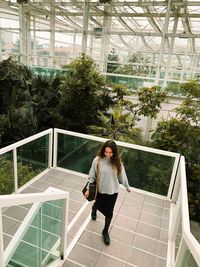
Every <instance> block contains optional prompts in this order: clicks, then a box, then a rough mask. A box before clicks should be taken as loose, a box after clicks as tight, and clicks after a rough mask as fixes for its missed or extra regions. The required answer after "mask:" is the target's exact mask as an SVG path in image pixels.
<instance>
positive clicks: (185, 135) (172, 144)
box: [152, 81, 200, 221]
mask: <svg viewBox="0 0 200 267" xmlns="http://www.w3.org/2000/svg"><path fill="white" fill-rule="evenodd" d="M181 88H182V89H183V90H184V92H185V94H186V99H185V100H184V101H183V102H182V104H181V105H180V106H179V107H178V108H176V109H175V111H176V112H177V116H176V118H172V119H170V120H168V121H166V120H163V121H161V122H159V123H158V125H157V128H156V130H155V132H154V133H153V135H152V140H153V142H152V145H153V146H154V147H156V148H160V149H165V150H169V151H173V152H178V153H180V154H181V155H183V156H185V159H186V174H187V185H188V196H189V207H190V215H191V218H192V219H194V220H196V221H200V215H199V208H200V194H199V188H200V168H199V164H200V125H199V119H200V117H199V116H200V105H199V100H200V86H199V84H198V83H197V82H194V81H189V82H186V83H185V84H182V85H181Z"/></svg>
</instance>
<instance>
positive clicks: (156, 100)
mask: <svg viewBox="0 0 200 267" xmlns="http://www.w3.org/2000/svg"><path fill="white" fill-rule="evenodd" d="M113 93H114V94H116V96H115V95H114V97H113V98H114V99H115V100H116V102H118V103H121V104H122V105H123V106H124V107H125V109H126V110H127V111H129V112H131V113H132V114H133V115H134V119H137V120H140V116H142V115H143V116H146V117H151V118H156V116H157V114H158V112H159V111H160V109H161V103H162V102H163V101H164V100H165V98H166V95H167V94H166V92H165V91H162V90H161V88H160V87H159V86H152V87H151V88H148V87H143V88H140V89H139V90H138V102H137V103H136V104H135V103H133V102H131V101H130V100H125V99H124V97H125V96H128V95H130V93H129V91H128V89H127V87H126V86H124V85H114V86H113Z"/></svg>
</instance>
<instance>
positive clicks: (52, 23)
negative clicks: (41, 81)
mask: <svg viewBox="0 0 200 267" xmlns="http://www.w3.org/2000/svg"><path fill="white" fill-rule="evenodd" d="M53 3H54V0H52V4H51V18H50V51H49V52H50V53H49V54H50V62H49V65H50V67H53V66H54V65H55V7H54V5H53Z"/></svg>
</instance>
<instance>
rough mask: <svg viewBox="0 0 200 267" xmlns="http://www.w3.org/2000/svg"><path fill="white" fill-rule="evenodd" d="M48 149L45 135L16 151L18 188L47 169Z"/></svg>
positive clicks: (47, 136) (47, 138) (47, 140)
mask: <svg viewBox="0 0 200 267" xmlns="http://www.w3.org/2000/svg"><path fill="white" fill-rule="evenodd" d="M48 148H49V135H46V136H43V137H41V138H39V139H36V140H34V141H32V142H30V143H28V144H25V145H23V146H21V147H19V148H18V149H17V163H18V178H19V181H18V185H19V187H20V186H22V185H24V184H25V183H27V182H28V181H30V180H31V179H32V178H33V177H35V176H36V175H37V174H39V173H40V172H42V171H43V170H45V169H46V168H47V167H48Z"/></svg>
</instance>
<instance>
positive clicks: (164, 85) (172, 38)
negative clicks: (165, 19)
mask: <svg viewBox="0 0 200 267" xmlns="http://www.w3.org/2000/svg"><path fill="white" fill-rule="evenodd" d="M177 25H178V17H176V18H175V20H174V27H173V36H172V37H171V43H170V51H169V54H168V59H167V67H166V69H165V77H164V82H163V87H166V85H167V80H168V75H169V66H171V59H172V54H173V50H174V42H175V36H174V34H175V33H176V31H177Z"/></svg>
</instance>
